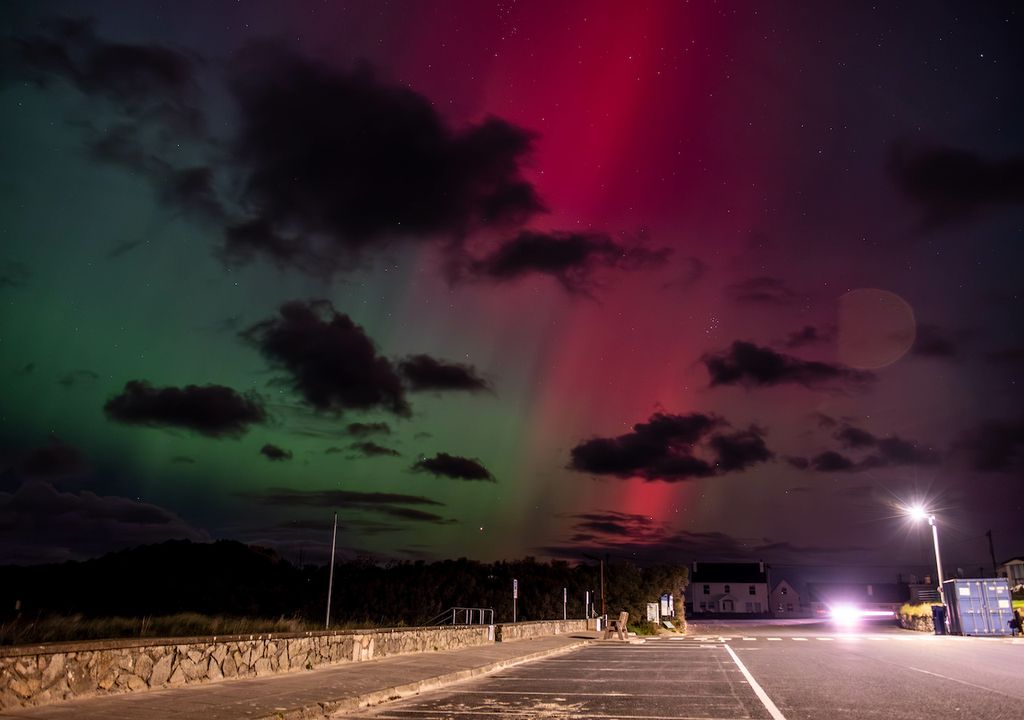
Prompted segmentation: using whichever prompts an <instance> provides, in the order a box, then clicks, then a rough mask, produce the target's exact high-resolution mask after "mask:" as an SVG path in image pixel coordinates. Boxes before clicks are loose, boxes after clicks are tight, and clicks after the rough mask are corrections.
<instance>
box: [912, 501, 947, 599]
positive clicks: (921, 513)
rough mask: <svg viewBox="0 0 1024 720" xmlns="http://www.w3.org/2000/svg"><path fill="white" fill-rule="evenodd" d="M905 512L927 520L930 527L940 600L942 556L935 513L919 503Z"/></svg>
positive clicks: (916, 518) (917, 518) (915, 517)
mask: <svg viewBox="0 0 1024 720" xmlns="http://www.w3.org/2000/svg"><path fill="white" fill-rule="evenodd" d="M907 514H908V515H910V517H911V518H913V519H914V520H928V524H929V525H931V527H932V542H933V543H934V544H935V570H936V573H937V576H938V578H939V600H940V601H941V600H942V557H941V556H940V555H939V527H938V525H937V524H936V523H935V513H931V512H928V511H927V510H925V508H924V507H922V506H921V505H914V506H913V507H910V508H907Z"/></svg>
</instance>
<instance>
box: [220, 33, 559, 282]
mask: <svg viewBox="0 0 1024 720" xmlns="http://www.w3.org/2000/svg"><path fill="white" fill-rule="evenodd" d="M231 77H232V80H231V89H232V92H233V94H234V96H235V99H236V100H237V102H238V108H239V117H240V119H241V123H242V126H241V129H240V133H239V137H238V140H237V142H236V144H235V148H234V152H235V158H236V160H237V162H238V163H239V165H240V166H241V167H242V168H243V170H244V172H245V173H246V178H245V182H244V185H243V196H242V204H243V206H244V209H245V211H246V212H247V213H248V214H249V216H250V217H249V220H248V221H247V223H248V224H250V225H251V227H258V228H259V232H258V233H252V232H250V233H248V234H241V235H239V234H236V235H235V236H234V237H232V238H230V239H229V242H228V246H227V251H228V252H229V253H230V254H236V255H237V254H241V255H244V254H245V250H246V248H248V249H249V250H251V251H252V252H256V253H264V254H269V255H270V256H271V257H272V259H273V260H275V261H276V262H278V263H280V264H286V265H293V266H296V267H299V268H302V269H311V268H314V267H318V268H319V269H320V270H321V271H323V272H327V273H329V272H332V271H333V270H336V269H338V268H339V267H342V266H345V265H347V264H348V263H350V262H351V261H353V260H354V259H356V258H357V257H358V256H359V255H360V254H361V252H362V251H363V250H365V249H366V248H368V247H370V246H371V245H375V244H376V245H379V244H381V243H386V242H387V241H388V240H390V239H394V238H421V239H431V238H441V237H443V238H449V239H451V238H455V239H459V238H462V237H464V236H465V235H466V234H467V233H468V232H471V231H472V230H474V229H477V228H482V227H501V226H508V225H511V226H518V225H519V224H521V223H522V222H524V221H525V220H527V219H528V218H529V217H530V216H532V215H534V214H535V213H537V212H540V211H541V210H542V209H543V207H542V204H541V202H540V200H539V198H538V197H537V195H536V192H535V191H534V188H533V186H532V185H531V184H530V183H529V182H527V181H526V180H525V179H524V178H523V176H522V173H521V165H522V162H523V160H524V158H525V157H526V156H527V155H528V154H529V153H530V151H531V149H532V144H533V135H532V134H531V133H529V132H527V131H525V130H523V129H521V128H518V127H516V126H514V125H511V124H510V123H508V122H505V121H504V120H501V119H499V118H494V117H489V118H486V119H485V120H483V121H482V122H480V123H478V124H472V125H468V126H466V127H464V128H460V129H457V130H456V129H453V128H451V127H448V126H447V125H446V124H445V122H444V120H443V119H442V118H441V116H440V115H439V114H438V113H437V111H435V110H434V107H433V105H432V104H431V103H430V101H429V100H427V99H426V98H425V97H423V96H421V95H419V94H417V93H415V92H414V91H412V90H410V89H408V88H406V87H403V86H400V85H393V84H389V83H386V82H383V81H381V80H380V79H378V78H377V77H375V76H374V74H373V73H372V72H371V71H370V70H369V69H368V68H366V67H360V68H358V69H356V70H353V71H345V70H338V69H334V68H331V67H329V66H327V65H325V64H321V63H318V62H316V61H314V60H311V59H307V58H303V57H300V56H299V55H297V54H295V53H293V52H292V51H290V50H287V49H285V48H283V47H281V46H276V45H273V46H272V45H268V44H258V45H255V44H254V45H250V46H248V47H247V48H245V49H244V50H243V51H242V52H240V53H239V54H238V55H237V56H236V57H235V59H234V61H233V63H232V74H231Z"/></svg>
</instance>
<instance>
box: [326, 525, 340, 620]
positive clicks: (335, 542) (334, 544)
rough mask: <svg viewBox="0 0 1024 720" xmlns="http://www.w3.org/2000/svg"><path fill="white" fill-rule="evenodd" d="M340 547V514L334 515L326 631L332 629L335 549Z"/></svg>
mask: <svg viewBox="0 0 1024 720" xmlns="http://www.w3.org/2000/svg"><path fill="white" fill-rule="evenodd" d="M337 545H338V513H337V512H335V513H334V532H333V533H332V534H331V571H330V573H328V580H327V620H326V622H324V630H330V629H331V591H332V590H334V548H335V547H337Z"/></svg>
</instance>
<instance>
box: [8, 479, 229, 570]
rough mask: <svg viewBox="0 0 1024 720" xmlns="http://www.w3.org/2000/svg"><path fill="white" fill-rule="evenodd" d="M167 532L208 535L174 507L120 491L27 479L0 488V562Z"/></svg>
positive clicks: (157, 537)
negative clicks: (67, 488)
mask: <svg viewBox="0 0 1024 720" xmlns="http://www.w3.org/2000/svg"><path fill="white" fill-rule="evenodd" d="M171 538H183V539H188V540H194V541H200V542H202V541H205V542H208V541H209V537H208V536H207V534H206V533H205V532H203V531H201V530H197V529H196V528H193V527H191V526H190V525H188V523H186V522H185V521H184V520H182V519H181V518H180V517H178V516H177V515H175V514H174V513H172V512H170V511H169V510H166V509H164V508H161V507H158V506H156V505H152V504H150V503H145V502H139V501H137V500H133V499H130V498H126V497H117V496H102V495H97V494H95V493H93V492H90V491H88V490H82V491H80V492H61V491H58V490H57V489H56V488H54V487H53V485H51V484H49V483H47V482H43V481H40V480H30V481H27V482H25V483H23V484H22V485H20V486H19V487H18V488H17V489H16V490H15V491H14V492H13V493H5V492H0V562H14V563H34V562H45V561H62V560H78V559H84V558H88V557H92V556H95V555H98V554H101V553H103V552H107V551H110V550H115V549H119V548H125V547H131V546H134V545H141V544H145V543H153V542H160V541H163V540H168V539H171Z"/></svg>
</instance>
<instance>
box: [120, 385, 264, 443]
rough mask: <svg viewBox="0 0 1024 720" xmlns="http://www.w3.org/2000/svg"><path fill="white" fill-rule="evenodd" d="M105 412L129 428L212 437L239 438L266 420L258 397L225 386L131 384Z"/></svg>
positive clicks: (125, 387) (126, 386)
mask: <svg viewBox="0 0 1024 720" xmlns="http://www.w3.org/2000/svg"><path fill="white" fill-rule="evenodd" d="M103 409H104V411H105V412H106V414H107V417H109V418H110V419H111V420H115V421H117V422H120V423H125V424H126V425H147V426H151V427H175V428H184V429H187V430H193V431H195V432H197V433H200V434H202V435H206V436H209V437H225V436H228V437H231V436H234V437H237V436H239V435H242V434H244V433H245V432H246V431H247V430H248V429H249V426H250V425H253V424H258V423H262V422H263V421H264V420H266V411H265V410H264V409H263V405H262V403H261V402H260V401H259V399H258V398H257V397H256V396H254V395H241V394H239V393H237V392H235V391H234V390H232V389H231V388H229V387H224V386H223V385H204V386H202V387H200V386H199V385H187V386H185V387H184V388H176V387H164V388H154V387H153V386H152V385H150V384H149V383H148V382H146V381H144V380H130V381H129V382H127V383H125V386H124V390H123V391H122V392H121V394H119V395H115V396H114V397H112V398H110V400H108V401H107V403H106V405H104V406H103Z"/></svg>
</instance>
